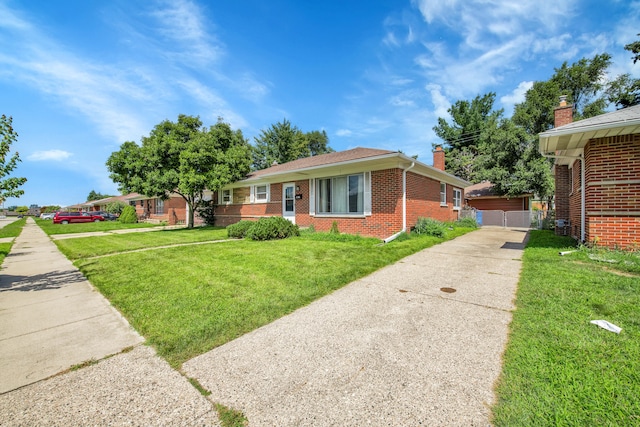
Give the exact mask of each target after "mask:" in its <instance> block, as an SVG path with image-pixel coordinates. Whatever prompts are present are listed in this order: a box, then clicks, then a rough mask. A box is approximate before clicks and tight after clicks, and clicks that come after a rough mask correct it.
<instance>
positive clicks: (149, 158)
mask: <svg viewBox="0 0 640 427" xmlns="http://www.w3.org/2000/svg"><path fill="white" fill-rule="evenodd" d="M250 164H251V146H250V145H249V143H248V142H247V140H245V139H244V137H243V135H242V132H241V131H239V130H237V131H234V130H232V129H231V126H230V125H229V124H228V123H225V122H223V121H222V119H218V122H217V123H216V124H215V125H214V126H211V127H209V128H208V129H207V128H204V127H203V126H202V122H201V121H200V118H199V117H193V116H186V115H183V114H181V115H179V116H178V121H177V122H171V121H169V120H165V121H163V122H162V123H160V124H158V125H156V126H155V127H154V128H153V130H152V131H151V133H150V134H149V136H148V137H143V138H142V145H141V146H138V145H137V144H136V143H134V142H131V141H127V142H125V143H124V144H122V145H121V146H120V150H119V151H116V152H114V153H112V154H111V156H110V157H109V159H108V160H107V168H108V169H109V171H110V172H111V175H110V176H111V179H113V180H114V182H116V183H118V184H119V189H120V191H123V192H138V193H140V194H144V195H146V196H148V197H158V198H162V199H167V198H168V197H169V195H170V193H172V192H174V193H176V194H178V195H180V196H181V197H182V198H183V199H184V200H185V202H186V203H187V204H188V206H189V215H190V217H189V221H188V223H189V226H190V227H193V224H194V221H193V215H194V212H195V209H196V208H197V203H198V201H200V200H202V199H203V193H204V191H205V190H206V189H208V190H211V191H216V190H219V189H220V188H222V187H223V186H224V185H226V184H229V183H231V182H234V181H237V180H239V179H242V178H244V177H245V176H246V174H247V173H248V172H249V167H250Z"/></svg>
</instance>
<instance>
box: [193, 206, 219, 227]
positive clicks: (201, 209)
mask: <svg viewBox="0 0 640 427" xmlns="http://www.w3.org/2000/svg"><path fill="white" fill-rule="evenodd" d="M196 212H198V215H199V216H200V218H202V220H203V221H204V223H205V224H207V225H211V226H214V225H215V221H216V218H215V205H214V204H213V200H201V201H200V202H199V203H198V207H197V208H196Z"/></svg>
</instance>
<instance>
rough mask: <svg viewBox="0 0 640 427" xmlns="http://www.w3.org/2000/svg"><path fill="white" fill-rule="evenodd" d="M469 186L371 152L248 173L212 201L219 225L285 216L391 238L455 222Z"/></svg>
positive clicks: (439, 164) (401, 158) (440, 167)
mask: <svg viewBox="0 0 640 427" xmlns="http://www.w3.org/2000/svg"><path fill="white" fill-rule="evenodd" d="M468 185H469V183H468V182H467V181H464V180H462V179H460V178H457V177H455V176H453V175H451V174H448V173H446V172H445V171H444V151H442V149H441V148H440V147H438V148H437V149H436V151H435V152H434V166H428V165H425V164H424V163H421V162H419V161H417V160H415V159H413V158H411V157H408V156H406V155H404V154H402V153H399V152H395V151H388V150H378V149H372V148H360V147H359V148H354V149H351V150H346V151H340V152H334V153H329V154H322V155H319V156H313V157H307V158H303V159H299V160H295V161H292V162H288V163H284V164H277V165H274V166H272V167H270V168H267V169H263V170H259V171H255V172H252V173H250V174H249V175H248V176H247V177H246V178H245V179H243V180H240V181H238V182H235V183H233V184H231V185H228V186H226V187H224V188H223V189H222V190H221V191H218V192H216V194H215V195H214V202H215V203H216V210H215V216H216V224H218V225H225V226H226V225H229V224H233V223H235V222H238V221H240V220H257V219H259V218H261V217H268V216H282V217H284V218H287V219H289V220H290V221H292V222H294V223H296V224H299V225H300V226H302V227H311V226H313V227H314V228H315V229H316V230H318V231H328V230H330V229H331V227H332V224H333V223H336V224H337V226H338V229H339V230H340V232H345V233H350V234H360V235H363V236H372V237H378V238H381V239H387V238H392V237H393V236H394V235H396V234H397V233H399V232H401V231H409V230H410V229H411V228H412V227H413V226H415V224H416V222H417V219H418V217H430V218H435V219H438V220H442V221H452V220H456V219H457V218H458V216H459V211H460V209H461V208H462V203H463V200H464V188H465V187H466V186H468Z"/></svg>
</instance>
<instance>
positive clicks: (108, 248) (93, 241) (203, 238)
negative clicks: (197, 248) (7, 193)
mask: <svg viewBox="0 0 640 427" xmlns="http://www.w3.org/2000/svg"><path fill="white" fill-rule="evenodd" d="M225 239H227V232H226V229H224V228H222V227H198V228H193V229H175V230H159V231H154V232H152V233H147V232H142V233H126V234H110V235H107V236H93V237H78V238H73V239H64V240H55V241H54V242H55V244H56V245H57V246H58V249H60V251H61V252H62V253H63V254H65V255H66V256H67V258H69V259H71V260H76V259H80V258H90V257H94V256H100V255H108V254H113V253H119V252H126V251H132V250H137V249H146V248H157V247H162V246H170V245H177V244H185V243H199V242H208V241H217V240H225Z"/></svg>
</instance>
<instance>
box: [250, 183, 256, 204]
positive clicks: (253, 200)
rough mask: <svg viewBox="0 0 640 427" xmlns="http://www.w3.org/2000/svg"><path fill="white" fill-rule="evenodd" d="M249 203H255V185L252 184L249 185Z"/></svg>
mask: <svg viewBox="0 0 640 427" xmlns="http://www.w3.org/2000/svg"><path fill="white" fill-rule="evenodd" d="M249 188H250V190H249V203H255V201H256V186H255V185H252V186H251V187H249Z"/></svg>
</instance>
